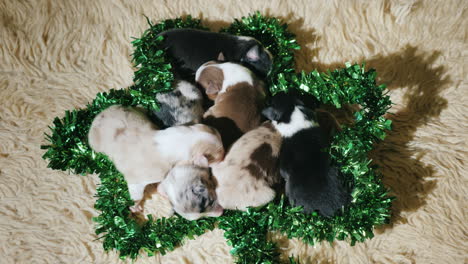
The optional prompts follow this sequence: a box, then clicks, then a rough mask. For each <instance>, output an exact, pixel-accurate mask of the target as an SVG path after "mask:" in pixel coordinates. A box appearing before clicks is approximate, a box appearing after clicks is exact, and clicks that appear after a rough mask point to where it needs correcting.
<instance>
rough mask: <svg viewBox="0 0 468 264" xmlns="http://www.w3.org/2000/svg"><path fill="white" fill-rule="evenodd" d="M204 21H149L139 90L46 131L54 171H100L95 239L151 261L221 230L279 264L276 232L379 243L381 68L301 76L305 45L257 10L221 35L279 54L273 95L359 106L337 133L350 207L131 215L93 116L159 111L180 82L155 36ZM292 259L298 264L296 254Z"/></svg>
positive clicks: (247, 251)
mask: <svg viewBox="0 0 468 264" xmlns="http://www.w3.org/2000/svg"><path fill="white" fill-rule="evenodd" d="M200 22H201V21H200V20H197V19H192V18H191V17H187V18H185V19H181V18H178V19H174V20H165V21H162V22H160V23H158V24H155V25H153V24H151V23H150V22H149V21H148V23H149V25H150V27H149V29H148V30H146V31H145V32H144V33H143V36H142V37H141V38H139V39H135V40H134V41H133V42H132V43H133V45H134V47H135V51H134V53H133V61H134V63H135V65H136V66H137V68H138V70H137V71H136V72H135V76H134V82H135V84H134V85H133V86H131V87H129V88H127V89H122V90H114V89H111V90H110V91H109V92H106V93H99V94H98V95H97V96H96V98H95V99H94V100H93V101H92V102H91V103H90V104H88V105H87V107H86V108H84V109H80V110H73V111H66V112H65V116H64V117H63V118H58V117H57V118H55V120H54V121H53V126H52V127H50V129H51V134H50V135H46V138H47V140H48V141H49V142H50V144H49V145H45V146H41V147H42V148H43V149H46V150H47V151H46V152H45V154H44V156H43V158H44V159H47V160H48V161H49V165H48V167H50V168H52V169H57V170H63V171H71V172H73V173H77V174H89V173H99V177H100V179H101V185H100V186H99V187H98V189H97V197H98V200H97V201H96V204H95V208H96V209H98V210H100V211H101V214H100V215H99V216H98V217H96V218H94V221H95V222H96V223H97V229H96V233H97V234H98V235H99V236H100V238H101V239H103V245H104V249H106V250H112V249H116V250H118V251H119V252H120V256H121V258H126V257H130V258H132V259H135V258H136V257H137V256H138V254H139V253H140V252H141V250H143V251H145V252H147V254H148V255H153V254H155V253H157V252H160V253H161V254H165V253H166V252H168V251H171V250H173V249H174V248H175V247H177V246H179V245H181V244H182V243H183V241H184V240H185V239H186V238H188V239H193V238H194V237H195V236H199V235H202V234H203V233H205V232H206V231H207V230H212V229H213V228H215V225H216V224H217V225H218V227H219V228H221V229H223V230H224V231H225V233H224V236H225V238H226V239H227V243H228V244H229V245H231V246H232V247H233V249H232V250H231V253H232V254H233V256H235V259H236V262H237V263H249V264H250V263H280V258H279V255H280V252H279V251H278V248H277V247H276V244H275V243H273V242H271V241H268V240H267V233H268V231H269V230H270V231H279V232H282V233H284V234H286V235H287V236H288V237H289V238H293V237H296V238H300V239H301V240H302V241H304V242H306V243H308V244H314V243H317V242H320V241H323V240H327V241H330V242H331V241H333V240H335V239H338V240H345V239H346V240H348V241H350V243H351V244H352V245H354V244H355V243H356V242H362V241H364V240H365V239H367V238H372V237H373V227H374V226H376V225H380V224H383V223H385V222H387V221H388V219H389V210H390V206H391V201H392V198H391V197H388V195H387V192H388V190H387V189H386V188H385V187H384V186H383V185H382V182H381V175H380V174H379V173H378V172H377V171H376V169H375V167H373V166H371V165H370V163H371V161H370V160H369V159H368V158H367V153H368V152H369V151H370V150H371V149H372V146H373V144H374V143H375V142H378V141H380V140H382V139H384V137H385V131H386V130H388V129H390V127H391V123H390V121H389V120H386V119H385V118H384V117H383V116H384V114H385V113H386V112H387V110H388V109H389V107H390V105H391V102H390V99H389V97H388V96H386V95H385V94H384V90H385V86H384V85H377V84H376V81H375V78H376V72H375V71H374V70H372V69H371V70H369V71H366V70H365V69H364V65H362V66H361V65H357V64H355V65H351V64H346V65H345V67H344V68H341V69H336V70H334V71H332V72H327V73H318V72H316V71H313V72H311V73H305V72H301V73H299V74H296V73H295V72H294V56H293V51H294V50H295V49H299V45H297V43H296V41H295V39H294V35H293V34H292V33H290V32H289V31H288V30H287V25H286V24H283V23H281V22H280V21H279V20H278V19H277V18H266V17H264V16H262V15H260V14H259V13H255V14H253V15H251V16H249V17H244V18H242V19H240V20H235V21H234V23H233V24H232V25H231V26H230V27H228V28H225V29H223V30H222V31H223V32H228V33H231V34H238V35H247V36H252V37H255V38H256V39H258V40H260V41H261V42H262V43H263V45H265V46H266V47H267V48H268V49H269V50H270V51H271V52H272V54H273V55H274V67H273V70H272V73H271V74H270V75H269V77H268V80H267V82H268V84H269V87H270V91H271V92H272V93H276V92H278V91H289V90H291V89H297V90H299V91H302V92H303V93H310V94H312V95H314V96H315V97H316V98H317V99H318V100H319V101H320V102H322V103H324V104H330V105H333V106H335V107H337V108H340V107H341V106H342V105H343V104H359V105H361V107H362V108H361V110H359V111H357V112H356V113H355V114H354V116H355V123H354V124H353V125H352V126H344V127H343V130H342V132H341V133H339V134H337V135H335V137H334V139H333V142H332V144H331V147H330V148H329V152H330V154H331V156H332V159H333V161H334V162H337V163H339V164H342V165H343V167H342V172H343V174H344V179H343V181H344V183H345V184H346V185H347V186H348V187H349V188H350V189H352V190H353V192H352V202H351V204H350V205H349V206H347V207H346V208H344V209H343V210H342V211H341V212H339V213H338V214H337V215H336V216H334V217H332V218H325V217H322V216H320V215H318V214H317V213H312V214H303V213H302V212H301V209H300V208H294V207H291V206H290V205H289V204H288V203H287V199H285V198H284V197H278V198H277V199H276V200H275V201H272V202H270V203H269V204H267V205H265V206H263V207H259V208H250V209H249V210H248V211H247V212H241V211H226V212H225V214H224V215H223V216H221V217H219V218H206V219H200V220H197V221H188V220H185V219H184V218H181V217H178V216H174V217H170V218H162V219H153V218H152V217H151V216H149V220H148V221H147V222H146V223H144V224H142V225H139V224H138V223H137V222H136V221H135V219H133V218H131V217H130V212H129V209H128V207H129V206H131V205H132V204H133V201H132V200H131V199H130V196H129V193H128V190H127V184H126V182H125V180H124V177H123V175H122V174H120V173H119V172H118V171H117V170H116V168H115V167H114V165H113V164H112V162H111V161H110V160H109V159H108V158H107V157H106V156H105V155H103V154H101V153H96V152H94V151H92V150H91V149H90V147H89V146H88V143H87V133H88V130H89V128H90V125H91V123H92V120H93V119H94V117H95V116H96V115H97V114H99V112H101V111H102V110H104V109H105V108H107V107H108V106H110V105H114V104H121V105H125V106H135V105H142V106H144V107H146V108H148V109H151V110H154V109H158V103H157V101H156V100H155V95H156V94H157V93H159V92H161V91H166V90H169V89H171V84H172V82H173V80H174V76H173V74H172V72H171V68H172V67H171V64H170V62H171V60H172V59H171V58H169V57H168V56H166V54H165V52H164V49H163V48H161V42H162V38H161V37H158V36H157V35H158V34H159V33H160V32H162V31H165V30H168V29H171V28H198V29H203V30H206V28H204V27H202V26H201V23H200ZM288 262H289V263H299V262H298V261H297V260H294V258H293V257H290V258H289V260H288Z"/></svg>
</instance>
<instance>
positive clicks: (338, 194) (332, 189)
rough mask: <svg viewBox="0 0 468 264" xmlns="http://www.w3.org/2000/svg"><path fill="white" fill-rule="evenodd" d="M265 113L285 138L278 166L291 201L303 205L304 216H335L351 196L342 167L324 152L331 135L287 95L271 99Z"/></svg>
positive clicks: (304, 108)
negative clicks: (315, 212)
mask: <svg viewBox="0 0 468 264" xmlns="http://www.w3.org/2000/svg"><path fill="white" fill-rule="evenodd" d="M262 113H263V115H264V116H266V117H267V118H268V119H270V120H272V121H273V122H272V123H273V125H274V127H275V128H276V129H277V130H278V131H279V132H280V134H281V135H282V137H283V142H282V146H281V150H280V154H279V160H280V165H279V166H280V174H281V177H283V178H284V180H285V183H286V196H287V197H288V198H289V202H290V203H291V204H292V205H293V206H303V207H304V212H305V213H311V212H313V211H318V212H319V213H320V214H322V215H323V216H326V217H329V216H332V215H333V214H335V213H336V211H338V210H339V209H341V208H342V207H343V206H344V205H345V204H347V203H348V202H349V200H350V194H349V192H348V191H347V190H346V188H344V187H343V186H342V184H341V182H340V179H339V175H340V170H339V168H337V167H336V166H333V165H332V164H331V160H330V155H329V154H328V153H327V152H325V151H323V149H324V148H326V147H327V146H328V144H329V135H327V133H326V131H325V129H322V127H321V126H320V125H319V123H318V120H317V116H316V113H315V112H314V111H312V110H310V109H308V108H306V107H304V105H303V103H302V101H300V100H298V99H297V98H296V97H294V96H292V95H289V94H286V93H284V92H282V93H278V94H276V95H275V96H274V97H272V98H271V106H270V107H268V108H265V109H264V110H263V112H262Z"/></svg>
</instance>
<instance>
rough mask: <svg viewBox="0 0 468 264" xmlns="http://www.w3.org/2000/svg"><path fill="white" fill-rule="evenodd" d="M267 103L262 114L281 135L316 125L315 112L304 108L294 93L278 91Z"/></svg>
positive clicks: (288, 134)
mask: <svg viewBox="0 0 468 264" xmlns="http://www.w3.org/2000/svg"><path fill="white" fill-rule="evenodd" d="M269 104H270V106H269V107H267V108H265V109H263V111H262V115H264V116H265V117H266V118H267V119H269V120H272V121H273V122H272V123H273V125H274V126H275V127H276V129H278V131H279V132H280V133H281V134H282V136H291V135H292V134H294V133H296V132H297V131H299V130H301V129H304V128H307V127H311V126H318V124H317V117H316V115H315V112H314V111H312V110H311V109H309V108H306V107H305V106H304V103H303V102H302V101H301V100H299V99H298V98H297V97H296V96H294V95H291V94H287V93H285V92H279V93H277V94H276V95H274V96H273V97H272V98H270V100H269Z"/></svg>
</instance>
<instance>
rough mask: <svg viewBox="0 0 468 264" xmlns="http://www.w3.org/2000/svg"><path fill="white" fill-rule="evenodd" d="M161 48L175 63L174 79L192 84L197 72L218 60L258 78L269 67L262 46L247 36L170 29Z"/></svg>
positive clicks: (267, 53) (264, 75)
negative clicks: (180, 79)
mask: <svg viewBox="0 0 468 264" xmlns="http://www.w3.org/2000/svg"><path fill="white" fill-rule="evenodd" d="M160 35H162V36H164V42H163V45H164V47H165V48H167V51H168V53H169V55H170V56H172V57H173V58H174V59H176V63H175V65H174V66H175V73H176V76H177V78H182V79H185V80H193V75H194V74H195V72H196V70H197V69H198V68H199V67H200V66H201V65H202V64H203V63H205V62H207V61H212V60H216V59H219V57H218V55H219V54H220V53H222V54H223V59H222V60H225V61H231V62H237V63H242V64H243V65H244V66H246V67H248V68H249V69H250V70H252V71H253V72H254V73H255V74H257V75H259V76H260V77H266V76H267V75H268V73H269V72H270V70H271V67H272V55H271V53H270V52H269V51H268V50H267V49H265V48H264V47H263V46H262V44H261V43H260V42H259V41H258V40H256V39H254V38H252V37H246V36H233V35H229V34H225V33H215V32H209V31H202V30H196V29H172V30H168V31H165V32H162V33H160Z"/></svg>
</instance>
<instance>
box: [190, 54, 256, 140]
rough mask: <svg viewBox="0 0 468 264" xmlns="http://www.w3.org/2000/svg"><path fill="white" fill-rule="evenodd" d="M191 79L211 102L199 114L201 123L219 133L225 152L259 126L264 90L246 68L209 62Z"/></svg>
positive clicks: (225, 63)
mask: <svg viewBox="0 0 468 264" xmlns="http://www.w3.org/2000/svg"><path fill="white" fill-rule="evenodd" d="M195 79H196V81H197V82H198V83H199V84H200V85H201V86H202V87H203V88H204V90H205V92H206V94H207V95H208V97H209V98H210V99H212V100H214V105H213V106H212V107H210V108H209V109H208V110H207V111H206V112H205V114H204V115H203V118H204V120H203V123H204V124H207V125H210V126H212V127H214V128H216V129H217V130H218V131H219V133H220V134H221V138H222V141H223V145H224V147H225V149H227V148H228V147H229V146H230V145H231V144H232V143H234V141H236V140H237V139H238V138H239V137H240V136H241V135H242V134H244V133H246V132H247V131H250V130H252V129H254V128H256V127H258V126H259V125H260V122H261V111H262V108H263V106H264V103H265V87H264V84H263V82H262V81H260V80H258V79H257V78H256V77H255V75H254V74H253V73H252V72H251V71H250V70H249V69H247V68H246V67H244V66H242V65H240V64H236V63H231V62H213V61H211V62H207V63H205V64H203V65H202V66H201V67H200V68H199V69H198V70H197V72H196V76H195Z"/></svg>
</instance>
